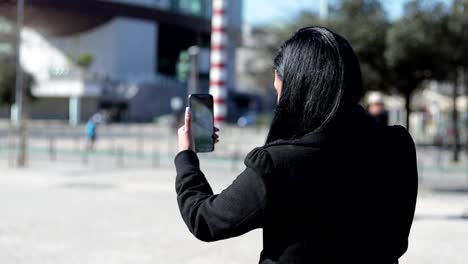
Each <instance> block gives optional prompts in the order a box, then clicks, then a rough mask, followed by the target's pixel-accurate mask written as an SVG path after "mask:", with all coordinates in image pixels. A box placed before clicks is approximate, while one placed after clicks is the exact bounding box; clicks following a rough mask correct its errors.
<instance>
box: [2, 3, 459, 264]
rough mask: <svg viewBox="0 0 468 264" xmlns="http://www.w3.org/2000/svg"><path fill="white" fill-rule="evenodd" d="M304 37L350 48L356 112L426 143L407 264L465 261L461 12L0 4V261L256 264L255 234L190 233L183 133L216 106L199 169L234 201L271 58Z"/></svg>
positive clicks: (264, 121) (263, 117) (266, 95)
mask: <svg viewBox="0 0 468 264" xmlns="http://www.w3.org/2000/svg"><path fill="white" fill-rule="evenodd" d="M310 25H322V26H326V27H329V28H331V29H332V30H334V31H336V32H338V33H339V34H341V35H343V36H345V37H346V38H347V39H348V40H349V41H350V42H351V44H352V46H353V48H354V49H355V51H356V53H357V55H358V57H359V60H360V62H361V66H362V72H363V79H364V89H365V91H366V95H365V96H364V98H363V99H362V102H361V103H362V105H363V106H364V107H366V108H367V109H368V110H369V112H370V113H371V114H373V115H375V116H376V117H377V118H378V119H379V120H380V121H381V122H383V123H385V124H388V125H397V124H398V125H403V126H405V127H406V128H407V129H408V130H409V131H410V133H411V135H412V136H413V138H414V140H415V142H416V144H417V151H418V169H419V177H420V194H419V202H418V207H417V211H416V217H415V222H414V228H413V231H412V235H411V237H410V247H409V250H408V253H407V254H406V255H405V256H404V257H403V259H402V261H401V263H424V264H426V263H448V264H450V263H466V259H468V253H467V251H466V244H467V243H468V238H467V236H466V234H468V221H467V220H468V159H467V155H468V86H467V81H468V76H467V78H465V72H466V71H467V70H468V49H467V47H468V1H466V0H439V1H437V0H425V1H423V0H395V1H379V0H355V1H351V0H328V1H327V0H297V1H280V0H256V1H241V0H236V1H234V0H213V1H211V0H81V1H72V0H69V1H64V0H1V1H0V157H1V158H0V171H1V173H0V215H2V217H0V262H1V263H231V262H232V263H255V262H257V261H258V257H259V252H260V250H261V231H258V230H257V231H253V232H250V233H249V234H247V235H246V236H244V237H241V238H236V239H232V240H229V241H222V242H217V243H212V244H205V243H202V242H199V241H196V239H195V238H193V237H192V236H191V235H190V234H189V232H188V230H187V229H186V227H185V225H184V224H183V222H182V220H181V219H180V216H179V213H178V208H177V204H176V198H175V190H174V178H175V170H174V167H173V157H174V156H175V154H176V151H177V146H176V129H177V128H178V127H179V126H180V125H181V120H182V114H183V111H184V108H185V105H186V98H187V94H188V93H197V92H198V93H207V92H210V93H212V94H213V95H214V96H215V104H216V113H215V114H216V121H217V123H218V124H219V125H220V126H221V128H222V130H221V133H220V137H221V142H220V143H219V144H218V145H217V147H216V151H215V152H214V153H210V154H203V155H200V159H201V162H202V168H203V169H204V171H205V172H206V176H207V178H208V179H209V180H210V182H211V183H212V184H213V189H214V190H215V192H219V191H221V190H222V189H223V188H225V187H227V186H228V185H229V184H230V182H232V180H233V179H234V178H235V177H236V175H237V174H238V173H239V172H241V171H242V169H243V158H244V157H245V155H246V154H247V153H248V152H249V151H250V150H251V149H253V148H254V147H256V146H260V145H262V144H263V143H264V140H265V138H266V134H267V132H268V126H269V123H270V120H271V118H272V112H273V110H274V107H275V102H276V94H275V91H274V89H273V69H272V58H273V57H274V55H275V52H276V51H277V49H278V47H279V46H280V45H281V43H282V42H283V41H285V40H286V39H287V38H288V37H289V36H290V35H291V34H293V33H294V32H295V31H296V30H297V29H299V28H300V27H303V26H310ZM395 166H398V164H395ZM352 176H353V175H350V177H352ZM378 176H379V175H378V172H376V177H378ZM330 191H333V190H330ZM395 195H398V194H397V193H395Z"/></svg>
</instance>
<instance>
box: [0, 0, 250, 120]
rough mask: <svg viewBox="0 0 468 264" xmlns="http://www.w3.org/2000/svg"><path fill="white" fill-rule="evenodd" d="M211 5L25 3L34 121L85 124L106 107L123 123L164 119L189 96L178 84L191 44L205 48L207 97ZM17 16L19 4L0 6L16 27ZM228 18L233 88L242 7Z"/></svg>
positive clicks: (25, 54)
mask: <svg viewBox="0 0 468 264" xmlns="http://www.w3.org/2000/svg"><path fill="white" fill-rule="evenodd" d="M211 5H212V4H211V0H112V1H111V0H106V1H104V0H102V1H99V0H82V1H62V0H28V1H26V6H25V29H24V30H23V32H22V40H23V44H22V47H21V51H22V57H21V63H22V65H23V67H24V68H25V70H26V71H28V72H30V73H31V74H32V75H33V76H34V77H35V79H36V85H35V86H34V88H33V94H34V95H35V96H37V97H38V98H39V100H37V102H36V103H34V105H33V106H32V111H31V114H32V117H33V118H46V119H64V118H68V117H71V119H72V121H74V122H76V121H84V120H86V119H87V118H88V117H89V116H90V115H91V114H92V113H93V112H95V111H97V110H98V109H101V108H106V109H109V110H111V111H112V112H113V113H114V117H115V118H116V119H118V120H125V121H151V120H152V119H153V118H155V117H157V116H159V115H162V114H167V113H169V112H170V111H171V109H170V99H171V98H172V97H174V96H178V97H182V98H185V97H186V93H187V88H186V84H184V83H181V82H179V81H176V80H175V78H174V77H175V74H176V64H177V60H178V58H179V55H180V53H181V52H182V51H184V50H187V49H188V48H189V47H190V46H193V45H198V46H200V47H201V48H202V53H201V58H200V67H199V68H200V76H201V84H202V85H201V90H202V91H207V90H208V81H207V80H208V73H209V66H210V65H209V47H210V33H211V9H212V7H211ZM15 11H16V5H15V2H13V1H6V2H1V3H0V16H3V17H4V18H6V19H8V20H9V21H10V22H12V23H14V22H15V18H16V17H15ZM228 19H229V26H228V33H229V38H230V40H231V41H230V44H229V46H228V61H229V64H228V73H229V78H228V86H229V87H230V88H231V89H234V88H235V87H236V83H235V62H236V47H237V46H238V45H239V44H240V41H241V37H240V32H241V24H242V1H229V11H228ZM0 49H2V46H1V45H0ZM3 49H6V48H5V47H3ZM80 106H81V107H80ZM73 119H75V120H73Z"/></svg>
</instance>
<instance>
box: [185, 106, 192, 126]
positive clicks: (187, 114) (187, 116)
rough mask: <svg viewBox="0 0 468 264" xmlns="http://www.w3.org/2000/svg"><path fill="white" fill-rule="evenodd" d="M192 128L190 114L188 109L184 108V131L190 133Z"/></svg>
mask: <svg viewBox="0 0 468 264" xmlns="http://www.w3.org/2000/svg"><path fill="white" fill-rule="evenodd" d="M191 127H192V112H191V111H190V107H187V108H185V130H187V131H190V129H191Z"/></svg>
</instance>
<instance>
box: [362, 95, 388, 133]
mask: <svg viewBox="0 0 468 264" xmlns="http://www.w3.org/2000/svg"><path fill="white" fill-rule="evenodd" d="M367 101H368V106H367V111H368V112H369V114H370V115H371V116H373V117H374V118H375V120H376V121H377V122H379V123H380V124H381V125H384V126H387V125H388V111H387V109H386V108H385V101H384V97H383V95H382V94H381V93H379V92H373V93H371V94H370V95H369V98H368V100H367Z"/></svg>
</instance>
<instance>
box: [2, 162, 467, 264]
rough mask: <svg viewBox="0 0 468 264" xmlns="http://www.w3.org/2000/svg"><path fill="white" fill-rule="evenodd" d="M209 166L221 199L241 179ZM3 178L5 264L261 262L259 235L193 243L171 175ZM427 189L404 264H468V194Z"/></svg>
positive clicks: (41, 170)
mask: <svg viewBox="0 0 468 264" xmlns="http://www.w3.org/2000/svg"><path fill="white" fill-rule="evenodd" d="M210 162H211V163H213V161H211V160H210V159H209V158H208V157H205V156H204V157H202V164H203V166H204V168H205V171H206V174H207V177H208V178H209V181H210V182H211V184H212V185H213V188H214V190H215V192H219V191H221V190H222V189H223V188H224V187H226V186H228V185H229V184H230V182H232V180H233V179H234V177H235V176H236V172H235V171H234V170H222V169H219V167H218V168H217V166H215V164H210ZM51 164H54V165H53V166H51ZM220 166H221V167H222V166H223V164H221V165H220ZM1 171H2V174H1V176H0V212H1V215H2V216H1V217H0V263H20V264H49V263H50V264H55V263H57V264H59V263H80V264H82V263H89V264H102V263H114V264H123V263H129V264H130V263H131V264H145V263H168V264H171V263H174V264H175V263H177V264H179V263H189V264H195V263H257V262H258V256H259V252H260V250H261V231H259V230H256V231H253V232H250V233H249V234H247V235H245V236H242V237H240V238H236V239H231V240H226V241H221V242H216V243H203V242H200V241H197V240H196V239H195V238H193V237H192V236H191V235H190V234H189V232H188V230H187V228H186V227H185V225H184V224H183V222H182V220H181V218H180V215H179V212H178V209H177V205H176V196H175V191H174V169H173V168H172V166H170V165H167V166H161V167H159V168H156V169H151V168H140V169H138V168H135V167H132V168H117V167H114V166H106V164H105V163H97V162H96V163H92V164H89V165H88V166H82V165H81V164H79V163H78V164H73V163H63V162H62V163H50V162H37V163H35V164H33V165H32V167H31V168H29V169H22V170H16V169H12V168H8V167H2V168H1ZM461 178H463V177H461ZM427 182H429V183H431V185H430V187H424V186H423V187H422V188H421V192H420V196H419V201H418V209H417V215H416V220H415V222H414V228H413V231H412V234H411V240H410V248H409V251H408V253H407V254H406V255H405V256H404V257H403V259H402V261H401V263H410V264H419V263H420V264H431V263H444V264H462V263H463V264H465V263H466V259H468V251H467V250H466V249H467V247H466V245H467V244H468V236H467V234H468V219H467V216H468V211H467V209H468V192H466V190H463V188H461V187H460V189H458V190H456V189H453V188H452V187H454V186H453V185H452V186H451V187H450V186H448V185H446V184H445V185H442V187H443V188H439V189H436V188H435V187H434V185H433V184H434V183H435V182H436V181H435V180H432V181H427ZM451 188H452V189H451Z"/></svg>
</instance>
